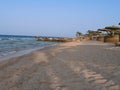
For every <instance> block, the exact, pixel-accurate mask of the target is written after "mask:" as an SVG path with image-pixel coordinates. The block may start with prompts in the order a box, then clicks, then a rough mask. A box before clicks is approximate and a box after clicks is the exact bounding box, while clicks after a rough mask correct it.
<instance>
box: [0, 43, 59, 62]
mask: <svg viewBox="0 0 120 90" xmlns="http://www.w3.org/2000/svg"><path fill="white" fill-rule="evenodd" d="M55 45H57V43H56V44H53V45H48V46H44V47H38V48H34V49H27V50H21V51H15V52H14V53H10V54H7V55H4V56H1V57H0V62H1V61H4V60H9V59H12V58H17V57H20V56H23V55H26V54H29V53H32V52H34V51H37V50H41V49H44V48H47V47H51V46H55Z"/></svg>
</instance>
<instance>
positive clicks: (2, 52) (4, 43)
mask: <svg viewBox="0 0 120 90" xmlns="http://www.w3.org/2000/svg"><path fill="white" fill-rule="evenodd" d="M54 44H56V43H55V42H42V41H37V40H36V39H35V38H34V37H33V36H17V35H0V59H1V58H3V57H7V56H9V55H10V56H11V55H14V54H16V53H17V52H24V51H26V52H27V51H32V50H36V49H40V48H44V47H48V46H51V45H54Z"/></svg>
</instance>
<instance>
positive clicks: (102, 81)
mask: <svg viewBox="0 0 120 90" xmlns="http://www.w3.org/2000/svg"><path fill="white" fill-rule="evenodd" d="M119 53H120V50H118V49H116V47H114V46H113V45H112V44H108V43H106V44H105V43H102V42H96V41H82V42H67V43H62V44H58V45H54V46H50V47H46V48H43V49H40V50H35V51H33V52H31V53H29V54H25V55H23V56H20V57H15V58H12V59H9V60H5V61H1V62H0V87H1V90H59V89H61V90H119V89H120V66H119V65H120V61H119V60H118V59H119V58H120V55H119Z"/></svg>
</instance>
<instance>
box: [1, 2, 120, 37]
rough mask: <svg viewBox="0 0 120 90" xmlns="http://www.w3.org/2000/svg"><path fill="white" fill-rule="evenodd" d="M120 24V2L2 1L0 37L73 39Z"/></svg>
mask: <svg viewBox="0 0 120 90" xmlns="http://www.w3.org/2000/svg"><path fill="white" fill-rule="evenodd" d="M119 22H120V0H0V34H9V35H10V34H12V35H40V36H59V37H74V36H75V33H76V32H77V31H80V32H82V33H86V31H87V30H89V29H90V30H97V29H98V28H104V27H105V26H109V25H118V23H119Z"/></svg>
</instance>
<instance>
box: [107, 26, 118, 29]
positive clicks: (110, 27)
mask: <svg viewBox="0 0 120 90" xmlns="http://www.w3.org/2000/svg"><path fill="white" fill-rule="evenodd" d="M105 29H110V30H118V29H120V27H119V26H107V27H105Z"/></svg>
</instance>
